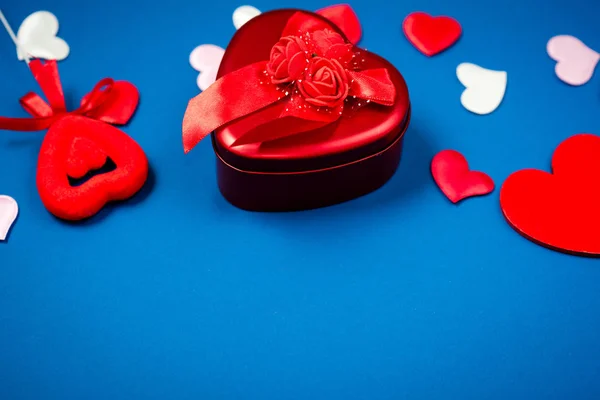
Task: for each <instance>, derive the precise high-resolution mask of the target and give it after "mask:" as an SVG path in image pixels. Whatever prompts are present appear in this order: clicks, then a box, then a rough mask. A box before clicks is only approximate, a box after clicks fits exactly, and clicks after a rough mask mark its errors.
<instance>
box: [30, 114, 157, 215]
mask: <svg viewBox="0 0 600 400" xmlns="http://www.w3.org/2000/svg"><path fill="white" fill-rule="evenodd" d="M106 157H110V159H111V160H112V161H113V162H114V163H115V165H116V168H115V169H114V170H113V171H110V172H106V173H103V174H99V175H95V176H92V177H91V178H90V179H89V180H87V181H86V182H84V183H83V184H81V185H79V186H71V184H70V182H69V176H70V175H69V174H73V175H78V176H70V177H71V178H80V177H82V176H84V175H85V174H86V173H87V172H90V171H91V170H93V169H97V168H99V167H101V166H102V165H100V163H101V162H102V161H105V160H106ZM147 176H148V160H147V158H146V155H145V154H144V151H143V150H142V148H141V147H140V146H139V145H138V144H137V143H136V142H135V141H134V140H133V139H131V138H130V137H129V136H127V135H126V134H125V133H123V132H122V131H121V130H119V129H117V128H115V127H114V126H112V125H108V124H106V123H104V122H100V121H97V120H93V119H90V118H86V117H80V116H66V117H64V118H62V119H60V120H58V121H57V122H55V123H54V124H52V126H51V127H50V129H49V130H48V133H47V134H46V137H45V138H44V141H43V143H42V148H41V149H40V155H39V158H38V169H37V187H38V192H39V194H40V198H41V199H42V203H44V206H45V207H46V208H47V209H48V211H50V212H51V213H52V214H54V215H56V216H57V217H59V218H62V219H66V220H72V221H75V220H80V219H83V218H88V217H91V216H92V215H94V214H96V213H97V212H98V211H100V209H101V208H102V207H104V205H105V204H106V203H108V202H109V201H115V200H125V199H128V198H129V197H131V196H133V195H134V194H135V193H137V192H138V191H139V190H140V189H141V188H142V186H143V185H144V182H145V181H146V178H147Z"/></svg>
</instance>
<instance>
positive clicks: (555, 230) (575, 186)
mask: <svg viewBox="0 0 600 400" xmlns="http://www.w3.org/2000/svg"><path fill="white" fill-rule="evenodd" d="M599 155H600V137H598V136H596V135H591V134H578V135H575V136H572V137H570V138H568V139H566V140H565V141H563V142H562V143H561V144H560V145H558V147H557V148H556V150H555V151H554V155H553V157H552V173H549V172H545V171H541V170H537V169H524V170H521V171H517V172H515V173H513V174H512V175H510V176H509V177H508V178H507V179H506V181H505V182H504V184H503V185H502V188H501V190H500V206H501V207H502V212H503V213H504V216H505V217H506V220H507V221H508V223H509V225H511V226H512V227H513V228H514V229H515V230H516V231H517V232H519V233H520V234H521V235H523V236H524V237H526V238H527V239H529V240H531V241H533V242H535V243H537V244H540V245H542V246H546V247H548V248H551V249H554V250H558V251H563V252H566V253H570V254H575V255H587V256H600V184H599V182H600V157H599Z"/></svg>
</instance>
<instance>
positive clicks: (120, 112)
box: [0, 59, 139, 131]
mask: <svg viewBox="0 0 600 400" xmlns="http://www.w3.org/2000/svg"><path fill="white" fill-rule="evenodd" d="M29 67H30V69H31V72H32V73H33V76H34V78H35V80H36V81H37V83H38V84H39V86H40V88H41V89H42V92H43V93H44V95H45V96H46V99H47V100H48V102H46V101H44V99H42V98H41V97H40V96H39V95H38V94H36V93H33V92H29V93H27V94H26V95H25V96H23V97H21V99H20V100H19V102H20V103H21V106H22V107H23V108H24V109H25V111H27V112H28V113H29V114H31V115H32V116H33V118H5V117H0V129H6V130H13V131H40V130H44V129H47V128H49V127H50V126H51V125H52V124H53V123H54V122H56V121H57V120H58V119H60V118H62V117H64V116H66V115H81V116H85V117H88V118H92V119H97V120H100V121H104V122H107V123H109V124H117V125H123V124H125V123H127V121H129V119H130V118H131V116H132V115H133V113H134V111H135V109H136V107H137V104H138V100H139V94H138V91H137V89H136V88H135V86H133V85H132V84H131V83H129V82H126V81H115V80H113V79H111V78H104V79H102V80H101V81H100V82H98V83H97V84H96V86H95V87H94V89H92V91H91V92H90V93H88V94H87V95H85V96H84V97H83V99H82V100H81V104H80V106H79V108H77V109H76V110H73V111H67V107H66V105H65V98H64V94H63V89H62V85H61V82H60V76H59V74H58V67H57V65H56V61H54V60H52V61H47V62H46V63H45V64H43V63H42V61H41V60H37V59H36V60H32V61H31V62H30V63H29Z"/></svg>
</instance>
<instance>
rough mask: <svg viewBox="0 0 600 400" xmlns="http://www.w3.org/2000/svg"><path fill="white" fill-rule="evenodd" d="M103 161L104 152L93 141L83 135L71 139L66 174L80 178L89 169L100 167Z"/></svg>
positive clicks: (104, 159) (104, 160)
mask: <svg viewBox="0 0 600 400" xmlns="http://www.w3.org/2000/svg"><path fill="white" fill-rule="evenodd" d="M105 163H106V154H105V153H104V152H103V151H102V150H100V149H99V148H98V146H97V145H96V144H95V143H94V142H92V141H91V140H89V139H86V138H84V137H76V138H74V139H73V141H72V142H71V149H70V150H69V155H68V156H67V165H66V171H67V175H68V176H70V177H71V178H81V177H83V176H85V174H87V173H88V172H89V171H93V170H95V169H99V168H101V167H102V166H103V165H104V164H105Z"/></svg>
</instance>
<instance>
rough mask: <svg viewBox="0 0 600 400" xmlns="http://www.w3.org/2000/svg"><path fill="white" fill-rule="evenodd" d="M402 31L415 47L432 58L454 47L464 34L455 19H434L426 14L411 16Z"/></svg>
mask: <svg viewBox="0 0 600 400" xmlns="http://www.w3.org/2000/svg"><path fill="white" fill-rule="evenodd" d="M402 30H403V31H404V34H405V35H406V38H407V39H408V40H409V41H410V42H411V43H412V44H413V46H415V47H416V48H417V49H418V50H419V51H420V52H421V53H423V54H425V55H427V56H430V57H431V56H433V55H436V54H438V53H440V52H442V51H444V50H446V49H447V48H448V47H450V46H452V45H453V44H454V43H456V41H457V40H458V38H459V37H460V35H461V33H462V28H461V26H460V24H459V23H458V21H456V20H455V19H454V18H451V17H446V16H440V17H432V16H431V15H429V14H427V13H424V12H414V13H412V14H409V15H408V16H407V17H406V18H405V19H404V23H403V24H402Z"/></svg>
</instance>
